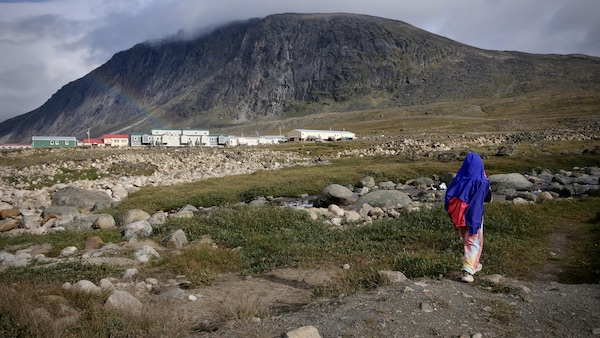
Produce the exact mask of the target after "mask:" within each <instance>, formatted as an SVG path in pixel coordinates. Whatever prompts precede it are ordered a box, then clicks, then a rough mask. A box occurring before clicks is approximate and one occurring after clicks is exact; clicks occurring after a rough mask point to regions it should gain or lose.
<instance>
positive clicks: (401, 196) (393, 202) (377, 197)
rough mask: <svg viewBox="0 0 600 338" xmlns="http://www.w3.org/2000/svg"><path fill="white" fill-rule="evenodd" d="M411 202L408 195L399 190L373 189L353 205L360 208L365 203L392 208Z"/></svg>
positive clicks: (401, 206)
mask: <svg viewBox="0 0 600 338" xmlns="http://www.w3.org/2000/svg"><path fill="white" fill-rule="evenodd" d="M411 202H412V199H411V198H410V196H408V195H407V194H406V193H403V192H402V191H400V190H375V191H372V192H370V193H368V194H366V195H363V196H361V197H360V198H359V199H358V201H356V203H355V204H354V207H355V208H358V209H360V208H361V207H362V205H363V204H365V203H366V204H368V205H370V206H372V207H380V208H388V209H392V208H403V207H405V206H406V205H408V204H409V203H411ZM353 209H354V208H353Z"/></svg>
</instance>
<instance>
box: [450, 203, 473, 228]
mask: <svg viewBox="0 0 600 338" xmlns="http://www.w3.org/2000/svg"><path fill="white" fill-rule="evenodd" d="M468 206H469V205H468V204H467V203H465V202H463V201H461V200H460V199H459V198H458V197H453V198H452V199H451V200H450V201H449V202H448V213H449V214H450V217H452V223H454V227H455V228H462V227H465V226H467V222H466V220H465V210H466V209H467V207H468Z"/></svg>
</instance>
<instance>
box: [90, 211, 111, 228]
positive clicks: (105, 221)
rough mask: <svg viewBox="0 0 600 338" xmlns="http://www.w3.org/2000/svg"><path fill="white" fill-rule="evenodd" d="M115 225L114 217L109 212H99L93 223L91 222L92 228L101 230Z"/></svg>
mask: <svg viewBox="0 0 600 338" xmlns="http://www.w3.org/2000/svg"><path fill="white" fill-rule="evenodd" d="M115 226H116V222H115V218H114V217H113V216H112V215H110V214H100V215H98V218H97V219H96V221H94V223H93V224H92V228H93V229H97V230H103V229H112V228H114V227H115Z"/></svg>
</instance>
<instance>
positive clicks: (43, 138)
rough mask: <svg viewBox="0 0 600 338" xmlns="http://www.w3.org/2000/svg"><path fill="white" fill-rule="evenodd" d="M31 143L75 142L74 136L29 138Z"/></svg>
mask: <svg viewBox="0 0 600 338" xmlns="http://www.w3.org/2000/svg"><path fill="white" fill-rule="evenodd" d="M31 140H32V141H44V140H49V141H77V138H75V136H31Z"/></svg>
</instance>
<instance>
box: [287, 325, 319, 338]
mask: <svg viewBox="0 0 600 338" xmlns="http://www.w3.org/2000/svg"><path fill="white" fill-rule="evenodd" d="M285 336H286V337H287V338H321V334H320V333H319V330H317V328H316V327H314V326H312V325H308V326H302V327H299V328H297V329H295V330H292V331H288V332H287V333H286V334H285Z"/></svg>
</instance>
